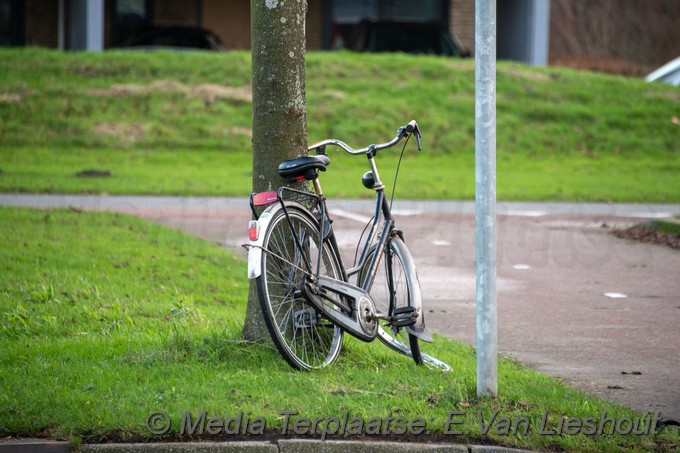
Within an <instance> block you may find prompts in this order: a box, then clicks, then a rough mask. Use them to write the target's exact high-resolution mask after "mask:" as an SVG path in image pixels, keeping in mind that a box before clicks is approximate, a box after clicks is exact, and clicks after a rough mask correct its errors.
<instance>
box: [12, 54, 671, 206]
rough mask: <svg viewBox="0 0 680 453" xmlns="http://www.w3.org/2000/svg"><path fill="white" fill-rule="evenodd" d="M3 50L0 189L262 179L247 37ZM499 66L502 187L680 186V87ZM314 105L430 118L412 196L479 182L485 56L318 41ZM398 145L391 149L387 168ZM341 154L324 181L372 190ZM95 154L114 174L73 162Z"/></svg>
mask: <svg viewBox="0 0 680 453" xmlns="http://www.w3.org/2000/svg"><path fill="white" fill-rule="evenodd" d="M0 59H2V61H3V64H2V66H1V67H0V170H1V171H0V191H5V192H9V191H19V192H58V193H61V192H68V193H110V194H117V193H136V194H176V195H232V196H243V195H246V194H247V193H249V191H250V187H251V176H250V172H251V147H250V136H249V133H250V127H251V116H252V105H251V103H250V102H249V101H248V99H247V96H248V93H249V91H250V55H249V54H248V53H244V52H228V53H222V54H216V53H210V54H209V53H193V52H181V53H166V52H157V53H155V52H154V53H144V52H105V53H102V54H89V53H60V52H55V51H47V50H38V49H0ZM497 78H498V83H497V90H498V94H497V111H498V125H497V161H498V176H497V180H498V198H499V199H501V200H555V201H618V202H624V201H627V202H668V203H678V202H680V185H678V184H677V179H678V177H679V175H680V140H678V134H679V133H680V126H679V125H678V124H677V123H678V121H677V117H679V116H680V107H679V106H680V89H679V88H677V87H670V86H666V85H663V84H647V83H645V82H644V81H642V80H638V79H633V78H625V77H613V76H607V75H602V74H596V73H589V72H583V71H574V70H568V69H561V68H552V67H551V68H532V67H526V66H522V65H519V64H514V63H508V62H499V64H498V77H497ZM225 87H228V88H229V89H225ZM307 105H308V131H309V142H310V143H311V142H314V141H318V140H321V139H324V138H328V137H333V138H338V139H341V140H343V141H346V142H347V143H349V144H350V145H353V146H356V147H359V146H364V145H367V144H369V143H374V142H379V141H383V140H386V139H388V138H390V137H391V136H392V134H393V133H394V130H395V129H396V127H397V126H399V125H401V124H404V123H405V122H407V121H408V120H410V119H412V118H416V119H417V120H418V122H419V124H420V125H421V127H422V131H423V145H424V150H423V152H422V153H415V151H413V148H414V146H412V145H410V146H409V150H408V151H407V154H406V156H405V161H404V163H403V165H402V169H401V172H400V185H399V188H400V191H399V192H398V196H400V197H403V198H412V199H471V198H472V197H473V196H474V67H473V61H471V60H458V59H445V58H438V57H429V56H409V55H361V54H351V53H342V52H340V53H315V52H312V53H310V54H309V55H308V58H307ZM397 154H398V152H397V151H396V150H394V151H387V152H384V153H382V154H381V155H380V156H379V165H380V169H381V170H382V171H381V174H382V176H383V179H384V180H385V182H388V181H389V182H391V179H392V175H393V173H394V168H395V163H396V155H397ZM331 159H332V161H333V162H332V164H331V167H330V169H329V171H328V174H324V175H323V184H324V188H325V189H326V193H327V194H328V195H329V196H331V197H362V196H367V195H368V193H367V192H366V190H365V189H363V187H362V186H361V184H360V183H359V178H360V177H361V174H362V173H363V172H364V171H366V170H367V169H368V167H367V165H366V162H365V160H364V159H362V158H360V157H352V156H347V155H343V154H341V153H340V152H332V153H331ZM276 164H278V163H277V162H274V161H273V162H272V165H276ZM87 169H98V170H107V171H110V172H111V177H109V178H79V177H76V176H75V175H76V174H77V173H78V172H80V171H82V170H87ZM348 181H349V182H352V183H348Z"/></svg>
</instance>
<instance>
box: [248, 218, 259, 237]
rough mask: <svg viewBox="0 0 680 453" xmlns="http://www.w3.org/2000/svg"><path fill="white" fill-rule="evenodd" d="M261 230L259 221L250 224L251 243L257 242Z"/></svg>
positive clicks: (252, 221)
mask: <svg viewBox="0 0 680 453" xmlns="http://www.w3.org/2000/svg"><path fill="white" fill-rule="evenodd" d="M259 229H260V224H259V223H257V220H251V221H250V223H248V239H250V240H251V241H257V236H258V233H259V231H258V230H259Z"/></svg>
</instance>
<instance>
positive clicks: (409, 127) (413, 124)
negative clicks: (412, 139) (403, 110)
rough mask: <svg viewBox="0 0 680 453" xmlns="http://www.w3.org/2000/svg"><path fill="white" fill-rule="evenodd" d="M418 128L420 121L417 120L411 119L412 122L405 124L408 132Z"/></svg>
mask: <svg viewBox="0 0 680 453" xmlns="http://www.w3.org/2000/svg"><path fill="white" fill-rule="evenodd" d="M417 128H418V123H416V120H411V122H409V123H408V124H407V125H406V126H405V129H406V132H408V133H409V134H410V133H411V132H413V131H414V130H416V129H417Z"/></svg>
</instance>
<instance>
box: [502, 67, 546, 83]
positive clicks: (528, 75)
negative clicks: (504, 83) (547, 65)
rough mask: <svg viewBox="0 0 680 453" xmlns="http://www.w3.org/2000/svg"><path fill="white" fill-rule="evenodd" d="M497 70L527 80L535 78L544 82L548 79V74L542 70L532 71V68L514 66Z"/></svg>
mask: <svg viewBox="0 0 680 453" xmlns="http://www.w3.org/2000/svg"><path fill="white" fill-rule="evenodd" d="M499 72H501V73H503V74H505V75H509V76H513V77H521V78H523V79H528V80H535V81H539V82H545V81H548V80H550V75H549V74H545V73H542V72H534V71H533V70H531V71H530V70H524V69H521V68H515V67H512V66H511V67H507V68H502V69H501V70H499Z"/></svg>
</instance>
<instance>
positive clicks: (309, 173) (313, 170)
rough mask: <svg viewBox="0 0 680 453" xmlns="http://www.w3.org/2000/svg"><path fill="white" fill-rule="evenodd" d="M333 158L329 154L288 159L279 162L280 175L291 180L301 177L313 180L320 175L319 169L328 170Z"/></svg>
mask: <svg viewBox="0 0 680 453" xmlns="http://www.w3.org/2000/svg"><path fill="white" fill-rule="evenodd" d="M330 163H331V160H330V159H329V158H328V156H323V155H320V156H303V157H298V158H297V159H293V160H286V161H284V162H281V164H279V175H281V177H283V178H286V179H288V180H289V181H291V182H293V181H298V180H300V179H303V178H304V179H308V180H313V179H316V177H317V176H318V170H321V171H326V167H327V166H328V165H330Z"/></svg>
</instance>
